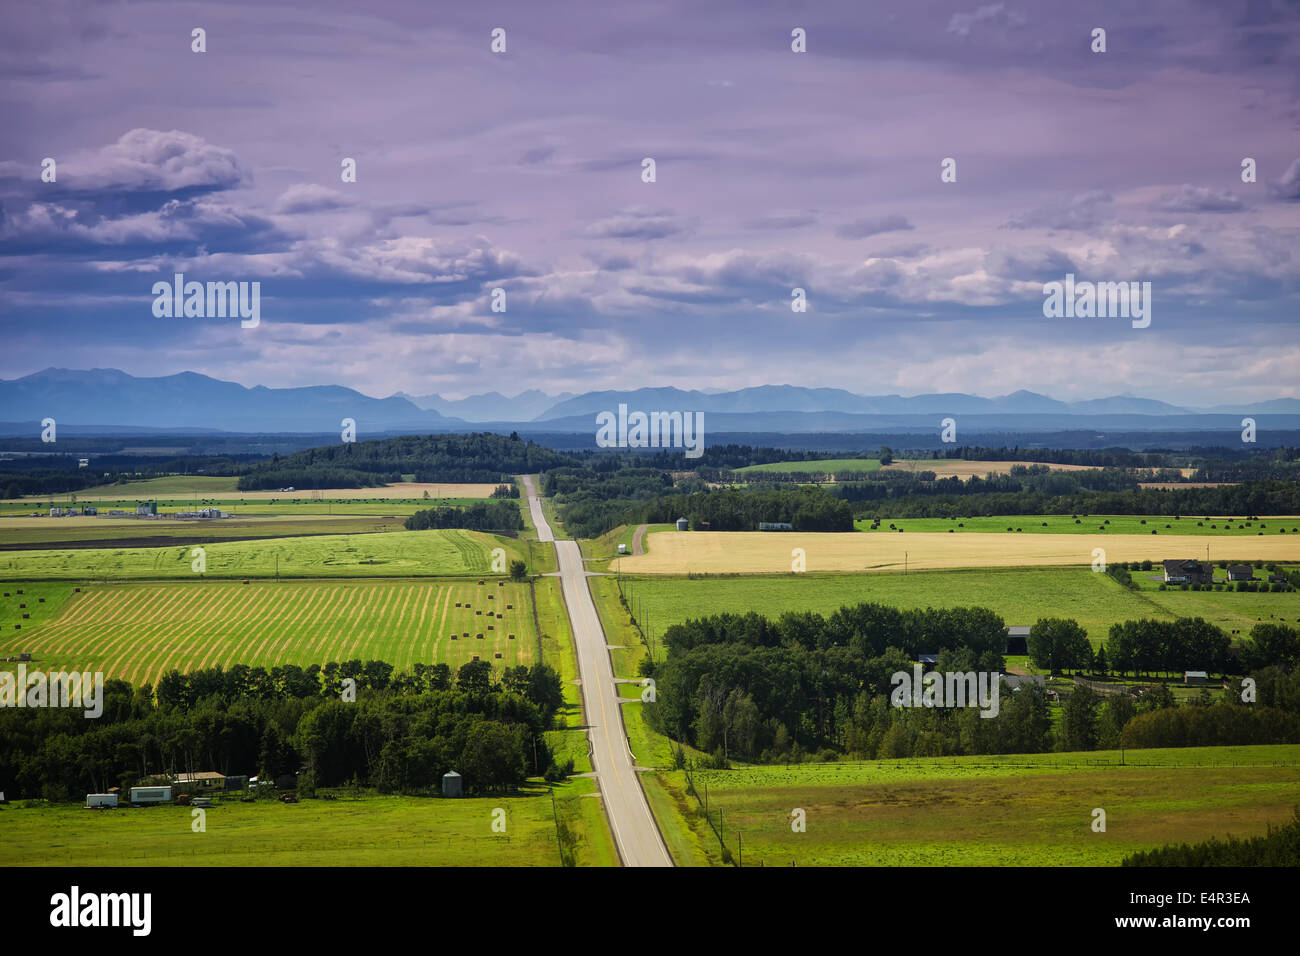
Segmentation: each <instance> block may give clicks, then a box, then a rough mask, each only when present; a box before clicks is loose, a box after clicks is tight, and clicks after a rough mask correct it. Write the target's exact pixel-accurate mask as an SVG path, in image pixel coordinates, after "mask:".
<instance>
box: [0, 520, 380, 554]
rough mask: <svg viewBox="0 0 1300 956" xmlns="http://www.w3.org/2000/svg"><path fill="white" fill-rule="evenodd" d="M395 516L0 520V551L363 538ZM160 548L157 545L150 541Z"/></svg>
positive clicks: (378, 529)
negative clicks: (70, 545) (96, 544)
mask: <svg viewBox="0 0 1300 956" xmlns="http://www.w3.org/2000/svg"><path fill="white" fill-rule="evenodd" d="M401 530H403V526H402V519H401V518H399V517H380V516H375V515H350V516H339V515H335V516H332V517H331V516H326V515H314V514H304V515H301V516H297V515H292V516H280V515H264V516H262V515H259V516H257V517H241V518H236V519H229V520H223V521H193V520H188V521H179V520H177V521H162V520H159V521H147V522H145V521H134V520H125V521H117V520H109V519H105V520H102V521H101V520H97V519H95V518H80V519H69V520H66V521H65V520H61V519H58V518H53V519H50V518H0V546H5V547H6V548H8V549H13V546H15V545H20V544H23V545H29V546H31V547H32V548H33V549H34V548H37V547H39V548H45V547H51V546H55V545H58V544H62V543H66V542H73V541H76V542H86V541H95V542H98V541H102V542H105V543H107V542H112V541H125V542H128V543H131V542H134V543H139V542H140V541H142V540H149V539H155V538H176V539H178V540H182V541H197V542H202V541H211V540H213V539H217V540H220V539H227V538H295V537H303V536H306V535H314V534H369V533H371V532H374V531H401ZM151 543H157V544H161V543H162V542H151Z"/></svg>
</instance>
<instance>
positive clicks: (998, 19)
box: [948, 3, 1025, 37]
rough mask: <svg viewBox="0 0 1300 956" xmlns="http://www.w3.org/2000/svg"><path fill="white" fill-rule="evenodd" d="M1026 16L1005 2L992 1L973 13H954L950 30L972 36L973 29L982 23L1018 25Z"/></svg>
mask: <svg viewBox="0 0 1300 956" xmlns="http://www.w3.org/2000/svg"><path fill="white" fill-rule="evenodd" d="M1024 23H1025V18H1024V17H1022V16H1021V15H1020V14H1018V13H1016V12H1015V11H1014V10H1009V9H1007V5H1006V4H1005V3H990V4H987V5H985V6H982V7H979V8H978V9H976V10H975V11H974V12H973V13H954V14H953V15H952V19H950V20H949V21H948V32H949V33H955V34H957V36H959V37H967V36H970V34H971V31H972V30H974V29H975V28H976V27H977V26H980V25H981V24H987V25H989V26H1006V27H1018V26H1023V25H1024Z"/></svg>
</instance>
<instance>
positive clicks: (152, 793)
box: [131, 787, 172, 803]
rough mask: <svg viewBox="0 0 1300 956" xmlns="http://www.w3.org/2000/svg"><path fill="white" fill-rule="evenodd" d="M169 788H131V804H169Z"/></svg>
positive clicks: (170, 795)
mask: <svg viewBox="0 0 1300 956" xmlns="http://www.w3.org/2000/svg"><path fill="white" fill-rule="evenodd" d="M171 800H172V788H171V787H132V788H131V802H132V803H171Z"/></svg>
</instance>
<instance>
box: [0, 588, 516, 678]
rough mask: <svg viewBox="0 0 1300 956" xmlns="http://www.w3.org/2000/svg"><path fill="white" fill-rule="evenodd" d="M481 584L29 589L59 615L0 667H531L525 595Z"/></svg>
mask: <svg viewBox="0 0 1300 956" xmlns="http://www.w3.org/2000/svg"><path fill="white" fill-rule="evenodd" d="M482 580H483V583H482V584H479V579H477V578H464V579H454V580H444V581H436V582H435V581H427V582H426V581H411V580H382V579H379V580H370V581H367V580H347V581H282V582H280V583H278V584H277V583H275V582H273V581H252V582H250V583H248V584H241V583H240V582H238V581H194V582H185V583H170V582H156V583H139V584H112V585H91V586H83V587H82V589H81V591H80V592H78V593H68V592H71V590H72V589H71V588H69V587H67V586H50V585H39V584H38V585H28V586H27V587H26V588H25V590H26V591H27V592H28V593H29V594H32V595H36V594H37V592H40V593H42V594H43V593H44V591H45V590H46V589H48V590H49V591H50V592H51V597H50V598H49V599H48V600H49V602H50V604H54V601H55V597H54V592H55V591H57V592H58V594H59V596H61V598H62V606H59V607H58V608H57V610H55V611H54V612H53V613H52V614H49V616H48V617H47V618H46V619H45V620H44V621H41V622H37V621H33V625H34V626H30V627H26V628H23V629H22V630H21V632H18V631H13V630H7V631H4V632H3V633H0V657H3V656H11V655H16V654H18V653H20V652H29V653H31V654H32V656H33V658H34V663H33V664H32V665H31V666H33V667H39V668H40V669H42V670H46V669H62V668H71V667H76V668H77V669H79V670H92V671H103V672H104V675H105V677H107V678H121V679H123V680H129V681H131V682H132V683H133V684H137V685H138V684H140V683H143V682H146V681H147V682H149V683H152V684H155V685H156V684H157V682H158V678H159V677H160V676H161V675H163V674H165V673H167V672H168V671H170V670H173V669H176V670H180V671H182V672H184V671H188V670H195V669H197V668H201V667H212V666H215V665H217V664H220V665H222V666H225V667H229V666H230V665H233V664H248V665H250V666H253V665H261V666H264V667H272V666H274V665H277V664H298V665H300V666H303V667H306V666H308V665H310V664H323V663H326V662H327V661H331V660H334V661H345V660H350V659H353V658H359V659H361V660H371V659H378V660H384V661H387V662H389V663H390V664H392V665H394V667H395V668H396V669H397V670H399V671H400V670H409V669H410V668H411V666H412V665H413V664H415V663H417V662H419V663H424V664H436V663H445V664H449V665H451V667H452V670H453V671H454V670H455V669H456V668H458V667H459V666H460V665H461V664H464V663H466V662H468V661H470V660H471V659H473V658H474V657H475V656H476V655H477V656H478V657H480V658H481V659H482V660H485V661H488V662H489V663H491V664H492V665H493V666H495V667H504V666H510V665H514V664H531V663H533V662H534V661H535V660H536V655H537V633H536V628H535V627H534V624H533V606H532V597H531V591H530V588H529V585H527V584H515V583H512V582H509V581H502V580H500V579H498V578H484V579H482ZM457 604H459V605H461V606H460V607H457ZM497 615H500V616H499V617H498V616H497ZM452 634H455V635H456V639H455V640H453V639H452V637H451V635H452ZM479 634H482V635H483V637H482V638H479V637H478V635H479ZM511 634H513V635H515V636H514V638H513V639H511V638H510V636H509V635H511ZM466 635H468V636H466ZM497 654H500V655H501V657H500V659H498V658H497V657H496V655H497Z"/></svg>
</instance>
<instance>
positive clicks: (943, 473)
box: [881, 458, 1094, 481]
mask: <svg viewBox="0 0 1300 956" xmlns="http://www.w3.org/2000/svg"><path fill="white" fill-rule="evenodd" d="M1016 465H1020V466H1022V467H1025V468H1028V467H1030V466H1032V465H1046V466H1047V467H1048V468H1050V469H1051V470H1052V471H1089V470H1091V469H1092V468H1093V467H1094V466H1092V465H1059V464H1056V463H1055V462H1048V461H1044V462H1037V461H963V460H961V459H959V458H953V459H944V458H939V459H928V458H927V459H904V460H903V461H894V462H891V463H889V464H888V465H885V466H884V467H883V468H882V469H881V470H882V471H908V472H918V471H932V472H934V474H935V477H936V478H960V479H961V480H962V481H966V480H967V479H969V478H970V477H971V476H972V475H978V476H979V477H980V478H983V477H984V476H985V475H987V474H989V473H992V474H995V475H1009V474H1011V469H1012V468H1013V467H1015V466H1016Z"/></svg>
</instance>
